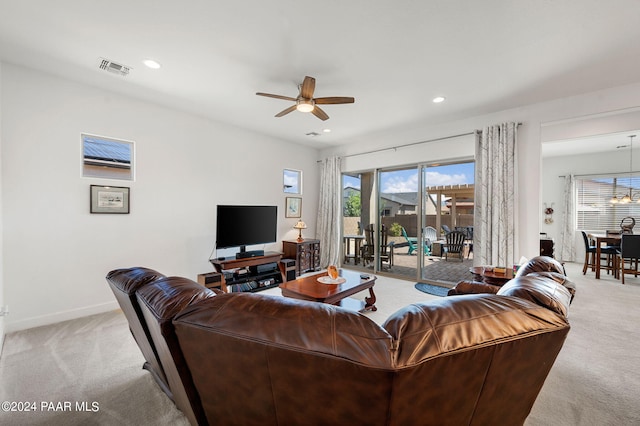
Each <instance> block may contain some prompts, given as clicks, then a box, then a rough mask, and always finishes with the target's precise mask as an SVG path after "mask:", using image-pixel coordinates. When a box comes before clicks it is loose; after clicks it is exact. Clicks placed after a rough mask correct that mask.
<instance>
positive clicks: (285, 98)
mask: <svg viewBox="0 0 640 426" xmlns="http://www.w3.org/2000/svg"><path fill="white" fill-rule="evenodd" d="M256 95H258V96H266V97H268V98H276V99H284V100H285V101H293V102H295V101H296V98H292V97H290V96H282V95H272V94H271V93H262V92H257V93H256Z"/></svg>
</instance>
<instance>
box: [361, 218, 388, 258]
mask: <svg viewBox="0 0 640 426" xmlns="http://www.w3.org/2000/svg"><path fill="white" fill-rule="evenodd" d="M374 233H375V227H374V225H373V224H369V225H367V226H366V227H365V229H364V241H365V243H364V244H363V245H362V247H361V249H360V250H361V254H362V265H363V266H367V264H368V263H371V262H373V260H374V256H375V250H374V247H375V245H374V241H375V236H374ZM393 246H394V243H393V242H391V243H388V232H387V228H386V227H385V226H384V225H382V229H381V232H380V263H381V265H380V266H381V267H384V266H387V267H388V268H391V267H392V266H393V248H394V247H393ZM385 264H386V265H385Z"/></svg>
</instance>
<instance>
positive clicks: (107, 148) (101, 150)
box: [84, 137, 131, 164]
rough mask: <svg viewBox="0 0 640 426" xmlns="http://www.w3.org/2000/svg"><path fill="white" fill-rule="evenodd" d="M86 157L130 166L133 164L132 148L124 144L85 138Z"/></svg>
mask: <svg viewBox="0 0 640 426" xmlns="http://www.w3.org/2000/svg"><path fill="white" fill-rule="evenodd" d="M84 157H85V158H90V159H92V160H105V161H114V162H118V163H127V164H128V163H131V148H130V146H129V145H128V144H125V143H122V142H112V141H109V140H104V139H98V138H90V137H85V139H84Z"/></svg>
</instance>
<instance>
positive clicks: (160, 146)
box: [0, 64, 319, 331]
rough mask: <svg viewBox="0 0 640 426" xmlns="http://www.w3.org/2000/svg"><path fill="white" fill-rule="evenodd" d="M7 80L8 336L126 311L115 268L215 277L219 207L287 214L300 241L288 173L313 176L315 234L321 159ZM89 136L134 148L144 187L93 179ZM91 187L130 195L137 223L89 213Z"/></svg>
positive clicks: (106, 100)
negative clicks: (111, 280)
mask: <svg viewBox="0 0 640 426" xmlns="http://www.w3.org/2000/svg"><path fill="white" fill-rule="evenodd" d="M0 82H1V87H2V89H3V91H2V97H1V98H0V99H1V103H0V105H1V107H2V132H1V136H2V139H1V141H2V145H1V148H2V149H1V151H0V152H1V154H2V158H1V159H2V190H3V196H2V202H3V207H4V208H3V215H4V218H3V219H4V221H3V222H4V230H5V232H4V238H3V242H4V284H5V291H4V293H5V303H7V304H9V305H10V306H11V311H12V312H11V315H10V316H9V317H8V318H7V323H6V326H7V331H13V330H18V329H23V328H29V327H33V326H38V325H42V324H47V323H51V322H55V321H60V320H65V319H69V318H74V317H79V316H83V315H87V314H91V313H96V312H101V311H105V310H109V309H113V308H116V307H117V304H116V302H115V299H114V297H113V295H112V293H111V290H110V289H109V287H108V285H107V283H106V281H105V279H104V277H105V275H106V273H107V272H108V271H110V270H112V269H114V268H121V267H130V266H146V267H150V268H153V269H157V270H158V271H160V272H162V273H164V274H166V275H180V276H185V277H189V278H191V279H195V278H196V275H197V274H198V273H202V272H208V271H211V270H212V267H211V265H210V264H209V262H208V259H209V256H210V254H211V251H212V249H213V246H214V241H215V235H214V234H215V206H216V205H217V204H271V205H274V204H275V205H278V209H279V217H280V218H279V224H278V226H279V238H280V239H291V238H293V237H294V236H295V234H296V232H295V230H293V229H292V226H293V225H294V223H295V221H296V220H295V219H285V218H284V201H285V194H284V193H283V192H282V188H283V186H282V171H283V169H284V168H293V169H298V170H302V171H303V176H304V195H303V209H302V212H303V218H302V219H303V220H304V221H305V222H306V223H307V225H308V226H309V229H307V230H306V231H305V233H306V234H307V235H315V212H316V211H317V198H318V184H319V183H318V176H319V172H318V165H317V163H316V160H317V159H318V153H317V151H316V150H313V149H311V148H307V147H302V146H299V145H294V144H290V143H285V142H282V141H278V140H274V139H272V138H269V137H266V136H263V135H259V134H255V133H251V132H248V131H244V130H241V129H238V128H234V127H230V126H227V125H223V124H220V123H216V122H213V121H209V120H206V119H203V118H200V117H196V116H193V115H190V114H186V113H182V112H178V111H174V110H170V109H166V108H164V107H160V106H156V105H153V104H150V103H146V102H142V101H139V100H136V99H132V98H127V97H124V96H121V95H118V94H114V93H110V92H107V91H103V90H101V89H98V88H94V87H89V86H86V85H81V84H77V83H74V82H71V81H67V80H64V79H60V78H58V77H54V76H51V75H47V74H43V73H40V72H36V71H33V70H30V69H26V68H22V67H18V66H14V65H10V64H4V65H3V72H2V76H1V80H0ZM81 132H88V133H92V134H97V135H103V136H110V137H115V138H122V139H126V140H132V141H135V149H136V171H135V174H136V181H135V182H130V181H109V180H102V179H87V178H82V177H81V157H82V154H81V142H80V133H81ZM91 184H112V185H119V186H130V187H131V214H129V215H105V214H102V215H101V214H90V213H89V185H91ZM254 248H265V249H266V250H281V244H280V243H278V244H274V245H268V246H265V247H254ZM221 254H227V253H217V255H221Z"/></svg>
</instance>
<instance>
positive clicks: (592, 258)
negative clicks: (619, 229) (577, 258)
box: [580, 231, 620, 278]
mask: <svg viewBox="0 0 640 426" xmlns="http://www.w3.org/2000/svg"><path fill="white" fill-rule="evenodd" d="M580 232H582V238H583V240H584V247H585V255H584V265H583V266H582V274H586V273H587V268H589V267H591V270H592V271H595V270H596V265H597V262H596V253H597V247H596V243H595V242H594V241H593V240H591V239H590V238H589V237H588V236H587V233H586V232H585V231H580ZM613 235H617V234H616V232H615V231H607V236H613ZM619 248H620V246H619V245H613V244H608V245H606V246H602V247H600V270H601V271H602V270H605V271H607V274H609V273H611V272H613V274H614V275H615V276H616V278H617V276H618V267H617V264H616V262H617V259H616V255H617V253H618V249H619ZM603 261H604V262H603Z"/></svg>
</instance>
